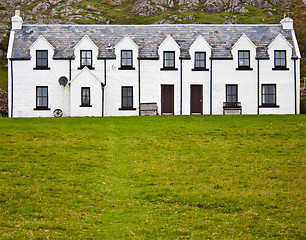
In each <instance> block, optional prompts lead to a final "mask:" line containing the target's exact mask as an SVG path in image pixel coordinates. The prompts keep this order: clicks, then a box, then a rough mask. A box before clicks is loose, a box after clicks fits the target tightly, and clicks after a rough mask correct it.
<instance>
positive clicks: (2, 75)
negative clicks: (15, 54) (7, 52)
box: [0, 56, 7, 90]
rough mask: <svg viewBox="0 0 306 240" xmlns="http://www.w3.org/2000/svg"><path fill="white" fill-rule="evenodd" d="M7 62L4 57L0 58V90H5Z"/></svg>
mask: <svg viewBox="0 0 306 240" xmlns="http://www.w3.org/2000/svg"><path fill="white" fill-rule="evenodd" d="M6 65H7V60H6V57H5V56H0V88H1V89H2V90H7V66H6Z"/></svg>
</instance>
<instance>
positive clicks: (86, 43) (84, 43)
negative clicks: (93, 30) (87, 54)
mask: <svg viewBox="0 0 306 240" xmlns="http://www.w3.org/2000/svg"><path fill="white" fill-rule="evenodd" d="M92 47H94V48H95V49H97V50H98V49H99V48H98V47H97V45H96V44H95V43H94V42H93V41H92V40H91V39H90V37H88V36H87V35H85V36H84V37H83V38H82V39H81V40H80V41H79V42H78V43H77V45H75V47H74V49H77V48H82V49H91V48H92Z"/></svg>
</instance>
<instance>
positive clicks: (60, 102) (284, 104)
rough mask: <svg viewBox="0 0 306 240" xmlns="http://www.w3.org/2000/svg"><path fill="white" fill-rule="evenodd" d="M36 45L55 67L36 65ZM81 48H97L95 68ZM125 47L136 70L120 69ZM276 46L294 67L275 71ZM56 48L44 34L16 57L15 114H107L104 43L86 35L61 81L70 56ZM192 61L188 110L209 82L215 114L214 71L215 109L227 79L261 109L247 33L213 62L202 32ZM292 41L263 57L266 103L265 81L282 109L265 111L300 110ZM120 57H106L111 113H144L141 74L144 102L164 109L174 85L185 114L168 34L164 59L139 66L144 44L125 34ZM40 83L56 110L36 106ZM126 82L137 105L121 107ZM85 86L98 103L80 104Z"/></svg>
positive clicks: (246, 109) (249, 106) (247, 109)
mask: <svg viewBox="0 0 306 240" xmlns="http://www.w3.org/2000/svg"><path fill="white" fill-rule="evenodd" d="M36 50H48V58H49V59H48V63H49V67H50V70H33V68H35V67H36V59H35V58H36ZM80 50H92V52H93V60H92V61H93V67H94V70H88V69H78V68H79V67H80ZM121 50H132V51H133V67H134V68H135V69H133V70H119V68H120V65H121V62H120V61H121V59H120V58H121ZM238 50H250V56H251V68H253V70H252V71H237V70H236V68H237V67H238V55H237V54H238ZM274 50H286V51H287V67H288V68H289V70H288V71H274V70H272V68H273V67H274ZM164 51H175V67H176V68H177V70H171V71H162V70H161V68H163V52H164ZM196 51H205V52H206V67H207V68H208V70H209V71H192V68H194V55H195V52H196ZM53 53H54V49H53V47H52V45H50V44H49V43H48V42H47V41H46V40H45V39H44V38H39V39H38V40H37V41H36V42H35V44H33V45H32V47H31V49H30V54H31V59H30V60H24V61H13V73H14V78H13V80H14V92H13V94H14V108H13V116H14V117H39V116H41V117H53V111H54V110H55V109H57V108H59V109H62V111H63V113H64V116H102V89H101V82H103V83H104V60H99V59H97V56H98V48H97V47H96V46H95V44H94V43H93V42H92V41H91V40H90V39H89V38H88V37H86V36H85V37H83V38H82V39H81V40H80V42H79V43H78V44H77V45H76V46H75V49H74V55H75V59H73V60H72V61H71V79H72V81H71V83H70V85H66V86H61V85H60V84H59V83H58V79H59V78H60V77H61V76H65V77H67V78H68V79H69V60H53V59H52V57H53ZM189 53H190V56H191V59H190V60H183V61H182V64H183V69H182V76H183V91H182V96H183V98H182V99H183V105H182V114H184V115H189V114H190V86H191V85H193V84H195V85H203V114H210V71H211V70H212V76H213V92H212V97H213V101H212V106H213V114H223V102H225V101H226V99H225V97H226V88H225V85H226V84H238V101H239V102H241V103H242V113H243V114H257V60H256V59H255V56H256V47H255V46H254V45H253V44H252V42H250V41H249V40H248V39H247V36H242V37H241V38H240V39H239V41H237V43H236V44H235V45H234V46H233V48H232V55H233V60H213V67H212V69H211V67H210V60H209V58H210V56H211V48H210V46H209V45H208V44H207V42H206V41H205V40H204V39H203V38H201V37H199V38H197V39H196V40H195V42H194V44H192V45H191V46H190V49H189ZM291 53H292V46H291V45H290V44H288V42H287V41H286V40H284V39H283V38H282V37H278V38H276V40H275V41H274V42H273V43H272V44H271V45H270V47H269V49H268V54H269V55H270V59H269V60H260V99H259V100H260V105H261V85H262V84H276V94H277V105H279V108H260V114H294V113H295V110H294V108H295V106H294V103H295V101H294V65H293V60H292V59H291ZM115 54H116V59H113V60H107V61H106V63H107V64H106V79H107V85H106V86H105V101H104V102H105V106H104V115H105V116H138V114H139V106H138V97H139V95H138V87H139V86H138V74H139V71H140V79H141V86H140V87H141V103H148V102H150V103H152V102H153V103H157V105H158V113H159V114H161V85H174V114H175V115H179V114H180V96H181V92H180V68H181V63H180V60H179V56H180V47H179V45H178V44H177V43H176V42H175V41H174V40H173V39H172V37H171V36H168V37H167V38H166V39H165V40H164V41H163V42H162V43H161V45H160V46H159V48H158V54H159V56H160V57H159V59H158V60H141V61H140V69H139V68H138V61H139V60H138V59H137V57H138V46H137V45H136V44H135V43H134V42H133V40H132V39H131V38H130V37H128V36H125V37H124V38H123V39H122V40H121V41H120V42H119V43H118V44H117V45H116V46H115ZM296 63H297V72H296V75H297V81H296V87H297V90H296V94H297V113H299V104H300V103H299V85H300V82H299V74H300V70H299V67H300V61H299V60H297V61H296ZM8 71H9V74H8V90H9V111H10V109H11V106H10V104H11V79H10V77H11V74H10V73H11V69H10V62H9V64H8ZM36 86H48V91H49V92H48V95H49V96H48V98H49V99H48V102H49V108H50V110H34V108H35V107H36ZM122 86H132V87H133V107H134V108H135V110H120V108H121V89H122ZM81 87H90V89H91V105H92V107H80V105H81Z"/></svg>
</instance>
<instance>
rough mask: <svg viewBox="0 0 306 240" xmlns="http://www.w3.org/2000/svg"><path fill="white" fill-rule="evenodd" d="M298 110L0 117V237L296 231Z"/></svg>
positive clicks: (301, 139)
mask: <svg viewBox="0 0 306 240" xmlns="http://www.w3.org/2000/svg"><path fill="white" fill-rule="evenodd" d="M305 120H306V117H305V115H299V116H297V115H296V116H158V117H120V118H61V119H55V118H49V119H48V118H36V119H0V136H1V137H0V155H1V156H0V161H1V163H0V164H1V165H0V228H1V231H0V238H1V239H10V238H11V237H14V238H16V239H20V238H24V237H25V238H27V239H28V238H33V239H40V238H42V239H45V238H47V237H49V238H51V239H54V238H56V239H58V238H62V239H67V238H69V239H85V238H87V239H90V238H92V239H204V238H205V239H253V238H259V239H260V238H261V239H266V238H277V239H293V238H295V239H302V238H305V221H304V218H305V154H306V151H305V143H306V141H305V136H306V128H305Z"/></svg>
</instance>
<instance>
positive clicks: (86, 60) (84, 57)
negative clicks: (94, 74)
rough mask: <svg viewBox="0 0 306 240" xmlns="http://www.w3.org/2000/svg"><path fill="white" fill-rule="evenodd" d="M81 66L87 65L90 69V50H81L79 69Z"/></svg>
mask: <svg viewBox="0 0 306 240" xmlns="http://www.w3.org/2000/svg"><path fill="white" fill-rule="evenodd" d="M83 67H88V68H90V69H92V51H91V50H81V67H80V68H81V69H82V68H83Z"/></svg>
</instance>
